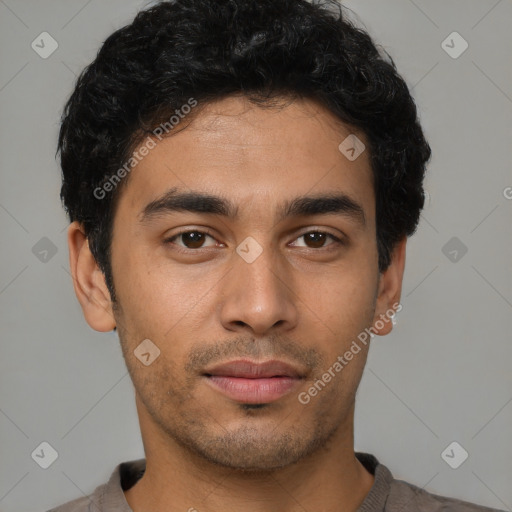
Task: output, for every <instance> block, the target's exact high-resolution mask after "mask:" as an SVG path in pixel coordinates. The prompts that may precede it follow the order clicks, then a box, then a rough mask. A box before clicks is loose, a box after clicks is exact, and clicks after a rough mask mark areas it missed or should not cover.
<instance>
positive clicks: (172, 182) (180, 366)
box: [112, 97, 396, 470]
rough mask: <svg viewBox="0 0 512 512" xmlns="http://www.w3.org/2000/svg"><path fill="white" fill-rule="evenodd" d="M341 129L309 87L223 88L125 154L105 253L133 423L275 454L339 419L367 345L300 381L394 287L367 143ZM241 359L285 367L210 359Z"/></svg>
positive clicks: (343, 347)
mask: <svg viewBox="0 0 512 512" xmlns="http://www.w3.org/2000/svg"><path fill="white" fill-rule="evenodd" d="M351 133H356V134H357V136H358V137H359V138H360V139H361V140H365V138H364V136H363V135H362V134H361V133H358V132H354V131H353V130H351V129H350V128H348V127H346V126H343V125H342V124H340V123H339V121H337V119H336V118H335V117H334V116H333V115H332V114H330V113H329V111H327V110H325V109H324V108H323V107H322V106H320V105H319V104H317V103H316V102H314V101H312V100H303V101H295V102H293V103H289V104H288V105H287V106H286V107H284V108H282V109H275V108H272V109H269V108H265V109H261V108H260V107H257V106H252V105H250V104H249V103H248V102H247V101H246V100H244V99H242V98H239V97H230V98H228V99H224V100H221V101H218V102H215V103H210V104H208V105H207V106H206V108H205V109H204V110H202V111H201V112H200V113H199V114H198V115H197V116H196V117H195V118H194V119H193V120H192V121H191V122H190V124H189V125H188V126H187V127H186V128H185V129H183V130H181V131H177V132H176V133H173V135H172V136H171V137H168V138H166V139H163V140H161V141H160V142H158V143H157V145H156V147H154V148H153V149H151V151H150V152H149V154H148V155H147V156H145V157H144V158H143V159H142V160H141V161H140V163H139V164H138V165H137V166H136V167H135V168H134V169H133V171H132V172H131V175H130V177H129V181H128V182H127V186H126V188H124V189H123V191H122V194H121V196H120V200H119V203H118V207H117V210H116V213H115V219H114V230H113V233H114V234H113V240H112V269H113V279H114V284H115V288H116V294H117V297H118V309H117V310H116V311H115V312H114V314H115V320H116V325H117V328H118V332H119V336H120V339H121V344H122V349H123V355H124V357H125V360H126V364H127V367H128V369H129V373H130V375H131V378H132V380H133V383H134V387H135V391H136V396H137V405H138V412H139V416H140V421H141V426H142V429H143V437H144V429H146V430H149V429H151V430H152V431H153V432H158V433H159V434H158V435H159V438H160V439H162V440H164V441H162V442H164V443H168V444H169V446H171V445H179V446H180V447H182V448H184V449H186V450H188V451H189V452H190V453H191V454H193V455H194V456H199V457H200V458H202V459H203V460H206V461H211V462H215V463H217V464H221V465H223V466H226V467H231V468H238V469H244V470H270V469H275V468H279V467H283V466H286V465H289V464H292V463H294V462H297V461H299V460H301V459H303V458H304V457H306V456H308V455H311V454H313V453H315V452H316V451H318V449H319V448H321V447H323V446H324V445H325V444H326V443H327V442H328V440H329V439H331V438H333V436H335V435H338V434H340V433H343V432H345V433H346V434H347V435H348V432H349V431H350V427H349V423H351V421H352V415H353V405H354V397H355V393H356V389H357V386H358V384H359V381H360V378H361V375H362V371H363V368H364V364H365V361H366V355H367V349H368V346H367V345H366V346H364V345H363V346H362V349H361V351H360V352H359V353H357V354H356V355H354V356H353V358H352V360H350V361H348V362H347V364H346V365H344V367H343V369H342V370H341V371H337V372H336V371H335V372H334V375H335V376H334V377H332V378H331V379H330V381H329V382H328V383H326V384H325V385H324V386H322V387H320V386H318V385H317V392H316V393H314V392H313V393H309V392H308V390H310V389H311V387H312V386H313V385H314V383H315V382H318V380H319V379H320V380H322V375H323V374H324V372H326V371H328V369H329V368H332V367H333V365H334V364H335V362H336V361H337V360H338V357H339V356H342V355H343V354H344V353H345V352H347V350H349V348H350V346H351V344H352V342H353V341H354V340H356V339H357V336H358V334H360V333H361V332H363V331H364V329H365V328H367V327H369V326H371V325H372V324H373V322H374V321H375V319H376V318H378V315H379V314H380V313H383V312H384V311H386V310H388V309H389V307H390V304H391V303H392V301H393V300H394V299H396V295H395V296H394V297H392V296H391V295H392V293H391V292H389V293H388V291H387V289H386V288H385V285H383V278H382V276H381V275H379V272H378V254H377V244H376V226H375V196H374V188H373V180H372V172H371V169H370V161H369V155H368V151H365V152H363V153H362V154H361V155H360V156H359V157H358V158H357V159H356V160H354V161H350V160H349V159H348V158H346V157H345V156H344V154H343V153H342V152H340V150H339V149H338V146H339V144H340V143H341V142H342V141H343V140H344V139H345V138H346V137H347V136H348V135H349V134H351ZM307 198H311V199H312V200H308V199H307ZM392 268H393V264H392V267H391V269H392ZM391 271H392V270H390V272H391ZM379 278H381V279H379ZM384 279H385V277H384ZM143 340H150V341H151V343H150V344H148V342H147V341H146V342H145V343H146V345H142V346H141V347H142V348H143V349H144V350H142V348H139V349H138V347H139V345H140V344H141V342H142V341H143ZM158 350H159V355H158V356H157V357H156V358H155V355H156V354H157V352H158ZM140 352H143V353H145V354H146V355H145V356H143V359H144V358H145V360H146V362H150V361H151V362H150V364H148V365H147V366H146V365H145V364H143V362H141V360H139V358H137V357H136V353H138V354H139V355H140ZM147 354H149V355H147ZM240 360H243V361H245V362H247V361H249V362H256V363H259V362H266V361H270V360H273V361H275V360H277V361H280V362H284V363H286V364H288V365H289V366H290V367H291V368H292V370H293V371H291V372H287V371H285V370H283V368H278V369H276V368H274V370H275V371H274V373H275V374H276V375H273V376H270V377H269V376H267V378H266V379H263V378H262V379H261V381H260V382H259V383H257V384H256V383H255V381H256V379H248V378H242V377H229V371H228V372H226V371H225V372H217V373H224V375H218V374H217V375H214V374H215V371H214V367H216V366H218V365H221V364H223V363H228V362H232V361H240ZM231 369H232V368H231ZM235 369H237V370H240V371H241V370H244V369H246V370H247V368H246V367H244V366H243V364H237V365H235ZM271 369H272V368H271ZM288 370H289V368H288ZM331 371H332V370H331ZM293 372H295V376H293V375H292V376H290V375H289V373H293ZM212 375H214V376H213V377H212ZM278 375H281V377H279V376H278ZM283 375H284V376H283ZM286 375H288V376H286ZM246 377H247V376H246ZM237 379H238V380H237ZM250 380H252V382H249V381H250ZM257 380H260V379H257ZM318 388H320V390H318ZM306 394H307V395H308V396H309V400H306V398H307V397H306ZM301 397H302V399H301ZM306 401H307V403H305V402H306ZM350 441H351V440H350ZM145 444H146V440H145Z"/></svg>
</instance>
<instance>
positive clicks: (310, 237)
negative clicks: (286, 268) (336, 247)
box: [293, 231, 342, 249]
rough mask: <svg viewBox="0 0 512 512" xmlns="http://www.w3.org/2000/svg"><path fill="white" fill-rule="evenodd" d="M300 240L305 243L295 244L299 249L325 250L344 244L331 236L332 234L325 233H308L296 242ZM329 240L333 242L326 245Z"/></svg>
mask: <svg viewBox="0 0 512 512" xmlns="http://www.w3.org/2000/svg"><path fill="white" fill-rule="evenodd" d="M300 239H303V240H304V243H302V244H297V243H294V244H293V245H295V246H297V247H307V248H309V249H323V248H324V247H328V246H330V245H333V244H342V241H341V240H340V239H339V238H337V237H335V236H334V235H331V234H330V233H324V232H323V231H309V232H308V233H304V234H303V235H301V236H299V237H298V238H297V239H296V240H300ZM328 239H331V240H332V241H331V243H327V244H326V241H327V240H328Z"/></svg>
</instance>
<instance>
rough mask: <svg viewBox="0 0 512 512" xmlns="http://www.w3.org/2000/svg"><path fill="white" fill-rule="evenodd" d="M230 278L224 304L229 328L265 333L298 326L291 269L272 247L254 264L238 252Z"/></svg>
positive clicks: (224, 320) (223, 319)
mask: <svg viewBox="0 0 512 512" xmlns="http://www.w3.org/2000/svg"><path fill="white" fill-rule="evenodd" d="M226 277H227V279H226V280H225V281H224V290H223V294H222V303H221V307H220V316H221V323H222V325H223V327H224V328H225V329H227V330H230V331H238V332H240V331H243V330H250V331H251V333H252V334H255V335H264V334H272V333H274V332H276V331H278V330H279V331H288V330H291V329H293V328H294V327H295V326H296V325H297V320H298V312H297V307H296V301H297V297H296V296H295V294H294V293H293V288H294V286H293V279H292V275H291V271H290V270H287V269H286V265H285V263H284V262H280V261H279V259H278V256H276V255H274V254H272V251H271V250H270V249H264V250H263V252H262V253H261V254H260V256H259V257H258V258H257V259H256V260H255V261H253V262H251V263H248V262H247V261H245V260H244V259H243V258H241V257H240V256H238V254H234V255H233V269H232V270H231V272H229V274H228V276H226Z"/></svg>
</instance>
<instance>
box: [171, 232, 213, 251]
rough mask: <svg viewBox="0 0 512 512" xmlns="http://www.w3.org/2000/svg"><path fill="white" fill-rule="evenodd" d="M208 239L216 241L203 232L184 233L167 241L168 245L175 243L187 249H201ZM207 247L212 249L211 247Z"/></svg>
mask: <svg viewBox="0 0 512 512" xmlns="http://www.w3.org/2000/svg"><path fill="white" fill-rule="evenodd" d="M207 238H211V239H212V240H214V238H213V237H212V236H211V235H209V234H208V233H204V232H203V231H183V232H181V233H178V234H176V235H174V236H173V237H172V238H169V239H168V240H166V243H173V244H176V245H177V246H178V247H184V248H186V249H201V248H202V247H203V245H204V243H205V240H206V239H207ZM176 241H177V242H176ZM214 241H215V240H214ZM214 245H215V244H214ZM207 247H211V245H210V246H207Z"/></svg>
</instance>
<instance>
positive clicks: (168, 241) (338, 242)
mask: <svg viewBox="0 0 512 512" xmlns="http://www.w3.org/2000/svg"><path fill="white" fill-rule="evenodd" d="M188 233H199V234H202V235H207V236H209V237H211V238H213V239H215V237H214V236H213V234H212V233H211V232H209V231H207V230H204V231H202V230H199V229H187V230H184V231H180V232H179V233H176V234H174V235H173V236H172V237H170V238H167V239H166V240H164V244H173V245H176V244H174V240H175V239H177V238H179V237H180V236H181V235H186V234H188ZM310 233H315V234H319V235H327V236H328V237H330V238H331V239H332V240H334V243H331V244H328V245H326V246H323V247H319V248H315V247H304V248H305V249H312V250H317V251H318V250H321V249H324V250H329V247H330V246H332V245H335V246H341V245H346V242H345V241H344V240H343V239H341V238H339V237H337V236H334V235H333V234H332V233H329V232H327V231H320V230H311V231H306V232H304V233H302V234H301V235H299V236H298V237H297V238H296V239H295V240H297V239H298V238H301V237H303V236H305V235H308V234H310ZM177 248H178V249H177V250H180V251H183V252H187V253H189V252H198V251H199V250H201V249H211V248H212V247H198V248H197V249H191V248H188V247H183V246H181V245H177Z"/></svg>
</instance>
